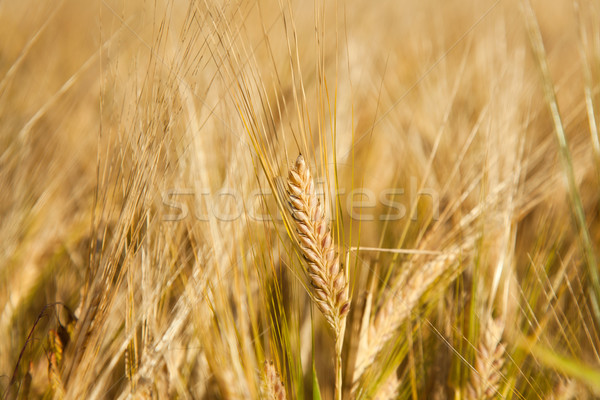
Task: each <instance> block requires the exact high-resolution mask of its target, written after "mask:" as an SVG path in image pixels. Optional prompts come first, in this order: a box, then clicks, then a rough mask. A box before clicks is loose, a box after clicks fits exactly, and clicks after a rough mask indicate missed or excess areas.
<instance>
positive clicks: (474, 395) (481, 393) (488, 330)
mask: <svg viewBox="0 0 600 400" xmlns="http://www.w3.org/2000/svg"><path fill="white" fill-rule="evenodd" d="M503 330H504V325H503V324H502V323H501V321H500V320H499V319H495V320H492V319H490V320H489V322H488V323H487V325H486V327H485V331H484V333H483V334H482V338H481V340H480V344H479V347H478V349H477V356H476V357H475V363H474V366H473V367H474V370H473V372H472V373H471V379H470V380H469V383H468V386H467V391H466V396H465V397H466V398H467V399H468V400H488V399H494V398H496V394H497V392H498V389H499V387H500V378H501V376H502V375H501V373H500V370H501V369H502V365H503V364H504V351H505V347H504V345H503V344H502V341H501V339H502V332H503Z"/></svg>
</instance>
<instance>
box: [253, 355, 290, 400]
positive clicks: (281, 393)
mask: <svg viewBox="0 0 600 400" xmlns="http://www.w3.org/2000/svg"><path fill="white" fill-rule="evenodd" d="M260 391H261V399H265V400H286V399H287V395H286V393H285V386H284V385H283V382H282V381H281V377H280V375H279V373H278V372H277V369H276V368H275V365H274V364H273V361H265V364H264V367H263V375H262V380H261V388H260Z"/></svg>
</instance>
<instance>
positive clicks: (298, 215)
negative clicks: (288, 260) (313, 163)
mask: <svg viewBox="0 0 600 400" xmlns="http://www.w3.org/2000/svg"><path fill="white" fill-rule="evenodd" d="M287 195H288V202H289V205H290V211H291V215H292V219H293V225H294V227H295V229H296V233H297V238H298V242H299V243H298V244H299V246H300V250H301V253H302V256H303V257H304V259H305V260H306V263H307V266H308V268H307V272H308V276H309V278H310V283H311V285H312V289H313V292H312V294H313V298H314V300H315V302H316V303H317V306H318V307H319V309H320V310H321V312H322V313H323V315H324V316H325V319H326V320H327V322H328V323H329V325H330V326H331V327H332V329H333V330H334V331H335V332H339V331H340V330H341V329H342V325H344V322H345V317H346V315H347V313H348V310H349V308H350V302H349V299H348V281H347V279H346V274H345V271H344V270H343V269H342V268H340V259H339V256H338V255H337V254H336V251H335V248H334V244H333V240H332V238H331V230H330V227H329V221H328V220H327V218H326V217H325V213H324V211H323V206H322V205H321V202H320V201H319V199H318V198H317V195H316V193H315V187H314V183H313V180H312V177H311V175H310V171H309V170H308V167H307V166H306V163H305V161H304V157H303V156H302V155H299V156H298V158H297V159H296V162H295V163H294V165H293V166H292V168H291V169H290V172H289V176H288V185H287Z"/></svg>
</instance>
